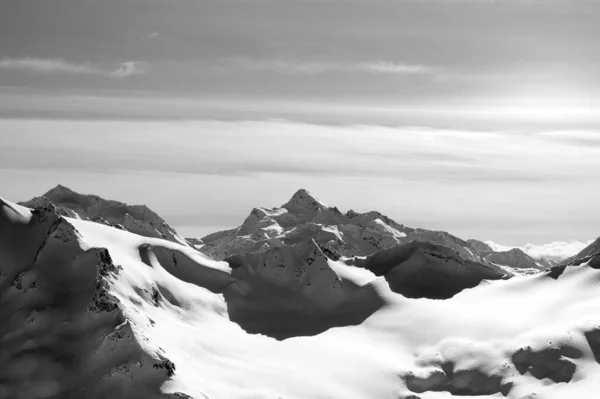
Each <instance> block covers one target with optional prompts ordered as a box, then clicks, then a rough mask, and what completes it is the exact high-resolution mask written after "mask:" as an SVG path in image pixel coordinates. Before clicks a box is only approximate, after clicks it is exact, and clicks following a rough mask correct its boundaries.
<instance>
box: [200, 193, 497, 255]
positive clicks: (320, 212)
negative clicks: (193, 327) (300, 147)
mask: <svg viewBox="0 0 600 399" xmlns="http://www.w3.org/2000/svg"><path fill="white" fill-rule="evenodd" d="M309 240H314V241H315V242H316V243H317V244H318V245H319V246H320V247H321V249H322V250H323V251H324V252H325V253H326V254H327V255H328V256H330V257H333V258H339V257H341V256H345V257H352V256H365V255H370V254H372V253H374V252H376V251H378V250H380V249H385V248H390V247H392V246H395V245H398V244H405V243H409V242H412V241H415V240H417V241H424V242H431V243H434V244H437V245H441V246H445V247H448V248H450V249H452V250H454V251H456V252H458V253H459V255H460V256H461V257H462V258H464V259H466V260H470V261H474V262H480V263H487V261H485V259H483V258H482V257H481V256H480V254H478V253H477V251H476V250H475V249H473V248H472V247H471V246H470V245H469V244H468V243H467V242H465V241H463V240H461V239H460V238H458V237H455V236H453V235H451V234H448V233H446V232H444V231H432V230H425V229H415V228H410V227H406V226H404V225H401V224H398V223H396V222H395V221H393V220H391V219H390V218H388V217H387V216H385V215H382V214H381V213H379V212H375V211H373V212H366V213H357V212H354V211H352V210H350V211H348V212H346V213H342V212H340V211H339V210H338V208H336V207H330V206H327V205H326V204H324V203H323V202H321V201H319V200H318V199H316V198H315V197H314V196H312V195H311V194H310V193H309V192H307V191H306V190H304V189H300V190H298V191H297V192H296V193H295V194H294V195H293V196H292V198H291V199H290V200H289V201H288V202H287V203H285V204H284V205H282V206H281V207H279V208H254V209H253V210H252V212H250V215H249V216H248V217H247V218H246V220H245V221H244V223H242V225H241V226H240V227H238V228H236V229H231V230H226V231H222V232H217V233H214V234H210V235H208V236H206V237H203V238H202V240H201V241H202V245H199V246H198V248H199V249H200V251H202V252H204V253H206V254H208V255H210V256H211V257H213V258H214V259H225V258H227V257H229V256H232V255H241V254H246V253H252V252H261V251H266V250H268V249H271V248H276V247H280V246H283V245H293V244H297V243H301V242H307V241H309Z"/></svg>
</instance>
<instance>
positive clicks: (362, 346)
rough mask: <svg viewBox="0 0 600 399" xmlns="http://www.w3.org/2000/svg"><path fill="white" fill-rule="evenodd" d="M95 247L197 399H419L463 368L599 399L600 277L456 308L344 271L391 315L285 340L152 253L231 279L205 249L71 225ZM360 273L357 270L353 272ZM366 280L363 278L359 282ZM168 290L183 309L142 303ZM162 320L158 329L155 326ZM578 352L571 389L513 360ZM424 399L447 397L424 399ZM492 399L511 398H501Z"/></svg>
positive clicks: (481, 290)
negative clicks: (435, 381) (566, 348)
mask: <svg viewBox="0 0 600 399" xmlns="http://www.w3.org/2000/svg"><path fill="white" fill-rule="evenodd" d="M69 222H70V223H72V224H73V225H74V226H75V228H76V229H77V230H78V231H79V232H80V233H81V239H82V241H83V242H85V243H86V245H89V246H94V247H95V246H99V247H106V248H108V249H109V251H110V254H111V256H112V258H113V261H114V263H115V264H119V265H121V266H122V267H123V272H122V274H121V275H120V276H119V278H118V280H116V281H114V283H112V290H113V292H114V294H115V295H116V296H117V298H118V299H119V301H120V302H121V306H122V307H123V310H124V311H125V314H126V315H127V317H128V318H129V319H130V320H131V321H132V324H133V325H134V331H135V332H136V334H137V335H138V340H139V341H140V342H141V343H142V344H143V345H144V346H145V348H146V350H148V351H151V352H152V351H161V352H162V353H163V354H164V355H165V356H166V357H167V358H169V359H170V360H171V361H172V362H174V363H175V365H176V366H177V372H176V373H175V376H174V377H173V379H172V380H170V381H169V382H167V383H166V384H165V386H164V387H163V389H164V390H165V391H167V392H175V391H179V392H184V393H186V394H188V395H190V396H192V397H195V398H204V397H208V398H273V399H275V398H298V399H300V398H301V399H309V398H315V399H316V398H356V399H359V398H360V399H363V398H398V397H403V395H405V396H406V397H408V395H410V394H411V391H410V390H408V389H407V387H406V384H405V382H404V381H403V379H402V378H399V376H400V375H404V374H407V373H410V372H412V373H414V374H415V375H418V376H424V377H425V376H428V375H430V374H432V373H435V371H436V370H440V363H441V362H444V361H451V362H454V364H455V366H454V367H455V370H471V369H477V370H480V371H482V372H484V373H487V374H489V375H494V376H501V377H502V378H503V379H505V380H506V381H512V382H513V383H514V387H513V389H512V390H511V391H510V393H509V395H508V397H509V398H521V397H523V396H525V395H528V394H532V393H536V394H537V395H538V396H536V399H538V398H544V399H550V398H556V399H564V398H567V397H578V398H589V399H592V398H594V397H596V396H595V395H596V393H597V392H598V391H599V390H600V379H599V378H595V377H594V376H595V375H598V373H600V366H599V365H598V364H597V363H596V362H595V361H594V357H593V354H592V352H591V350H590V348H589V346H588V345H587V344H586V341H585V339H584V337H583V335H582V332H583V331H585V330H586V329H589V328H590V327H592V326H598V325H600V296H599V295H598V289H599V288H600V287H599V284H600V272H599V271H597V270H593V269H591V268H589V267H587V266H586V265H582V266H578V267H572V268H568V269H567V270H566V271H565V273H564V274H563V275H562V276H561V277H560V278H559V279H558V280H553V279H550V278H547V277H544V276H541V275H536V276H524V277H516V278H513V279H511V280H508V281H496V282H493V283H483V284H482V285H480V286H478V287H476V288H474V289H471V290H465V291H464V292H462V293H460V294H458V295H456V296H455V297H454V298H452V299H449V300H443V301H440V300H425V299H419V300H409V299H406V298H404V297H402V296H400V295H397V294H394V293H392V292H391V291H389V288H388V287H387V286H386V284H385V281H384V280H383V279H376V278H375V277H374V276H368V275H367V273H368V272H365V271H362V270H361V271H360V272H357V270H358V269H354V268H351V267H348V266H345V265H343V264H342V263H336V262H332V263H333V264H334V265H335V266H334V269H335V270H336V272H338V273H345V274H346V275H352V274H354V278H355V279H356V281H360V282H361V283H363V284H364V283H371V284H374V285H376V286H377V289H378V290H380V292H382V294H383V295H384V296H385V298H386V299H387V301H388V303H387V305H386V306H385V307H384V308H382V309H381V310H379V311H378V312H376V313H375V314H374V315H373V316H371V317H370V318H369V319H367V320H366V321H365V322H364V323H363V324H362V325H359V326H349V327H340V328H333V329H330V330H328V331H326V332H324V333H322V334H319V335H317V336H314V337H297V338H291V339H287V340H284V341H276V340H274V339H272V338H268V337H265V336H262V335H249V334H247V333H245V332H244V331H243V330H242V329H241V328H240V327H239V326H238V325H236V324H234V323H232V322H230V321H229V319H228V318H227V305H226V303H225V302H224V299H223V297H222V295H219V294H213V293H212V292H210V291H208V290H207V289H205V288H202V287H200V286H198V285H195V284H191V283H185V282H183V281H181V280H179V279H177V278H175V277H174V276H173V275H171V274H170V273H169V272H168V271H166V270H165V269H164V268H163V267H162V266H161V264H160V263H159V262H158V260H157V259H156V257H152V258H151V264H152V267H149V266H148V265H146V264H145V263H144V262H142V260H141V259H140V255H139V250H138V249H139V248H140V246H143V245H150V246H151V247H152V246H160V247H164V248H175V249H177V250H180V251H188V253H189V255H190V256H193V257H194V259H195V260H196V261H197V262H198V267H199V268H212V269H214V270H217V271H219V272H223V273H228V272H229V268H228V266H227V264H226V263H225V262H215V261H211V260H209V259H207V258H205V257H203V256H202V255H200V254H197V253H192V252H193V250H190V249H187V248H184V247H181V246H178V245H177V244H175V243H171V242H167V241H164V240H158V239H150V238H145V237H141V236H137V235H134V234H131V233H128V232H124V231H120V230H116V229H113V228H110V227H107V226H103V225H100V224H96V223H91V222H86V221H81V220H74V219H70V220H69ZM353 269H354V270H353ZM355 272H356V273H355ZM157 284H158V285H160V286H161V287H164V288H166V290H167V291H169V292H170V293H171V294H172V295H173V296H174V297H175V299H176V302H178V303H179V304H180V306H174V305H172V304H171V303H170V302H168V301H165V302H162V303H161V305H160V306H159V307H155V306H152V305H150V304H148V303H147V302H144V301H141V302H139V301H135V300H132V298H136V297H137V294H136V291H135V289H136V288H148V287H150V286H152V285H157ZM149 319H152V320H153V321H154V322H155V324H154V325H152V324H151V323H150V322H149ZM561 345H571V346H574V347H577V348H578V349H579V350H580V351H581V352H582V356H581V357H580V358H579V359H571V360H572V361H573V362H574V363H575V364H576V365H577V371H576V373H575V375H574V378H573V381H571V382H570V383H568V384H566V383H559V384H555V383H553V382H552V381H550V380H548V379H544V380H541V381H540V380H537V379H535V378H534V377H532V376H531V375H529V374H528V373H526V374H525V375H521V374H520V373H519V372H517V371H516V370H515V368H514V366H513V365H512V364H511V361H510V357H509V356H510V353H512V352H515V351H516V350H518V349H519V348H525V347H528V346H530V347H532V348H534V349H540V350H541V349H545V348H549V347H556V348H558V347H560V346H561ZM418 396H419V397H421V398H422V399H434V398H448V397H449V394H448V393H447V392H446V393H444V392H432V391H425V392H422V393H418ZM481 397H489V398H499V397H502V395H501V394H495V395H483V396H481Z"/></svg>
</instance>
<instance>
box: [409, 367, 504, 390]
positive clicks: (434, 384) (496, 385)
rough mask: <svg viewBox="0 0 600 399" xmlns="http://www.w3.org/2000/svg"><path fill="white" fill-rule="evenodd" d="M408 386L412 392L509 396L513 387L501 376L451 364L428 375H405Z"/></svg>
mask: <svg viewBox="0 0 600 399" xmlns="http://www.w3.org/2000/svg"><path fill="white" fill-rule="evenodd" d="M403 379H404V381H405V383H406V387H407V388H408V389H409V390H411V391H412V392H416V393H423V392H427V391H434V392H449V393H450V394H452V395H458V396H480V395H494V394H497V393H501V394H502V395H504V396H507V395H508V393H509V392H510V390H511V389H512V384H511V383H505V382H503V379H502V377H501V376H497V375H488V374H486V373H484V372H482V371H479V370H461V371H458V372H454V371H453V366H452V365H451V364H446V365H445V367H444V368H443V370H440V371H437V372H434V373H432V374H430V375H429V376H428V377H417V376H415V375H414V374H407V375H405V376H403Z"/></svg>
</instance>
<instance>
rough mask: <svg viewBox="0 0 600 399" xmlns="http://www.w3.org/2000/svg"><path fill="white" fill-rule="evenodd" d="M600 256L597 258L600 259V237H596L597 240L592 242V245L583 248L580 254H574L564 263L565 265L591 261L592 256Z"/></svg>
mask: <svg viewBox="0 0 600 399" xmlns="http://www.w3.org/2000/svg"><path fill="white" fill-rule="evenodd" d="M594 257H595V258H598V259H597V260H596V262H597V261H600V237H598V238H597V239H596V241H594V242H592V243H591V244H590V245H588V246H587V247H585V248H584V249H582V250H581V251H580V252H579V253H578V254H576V255H573V256H572V257H570V258H567V259H565V260H564V261H563V262H562V264H563V265H571V264H581V263H584V262H587V261H589V260H590V259H592V258H594Z"/></svg>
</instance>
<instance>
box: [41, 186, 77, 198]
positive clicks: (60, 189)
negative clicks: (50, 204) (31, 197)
mask: <svg viewBox="0 0 600 399" xmlns="http://www.w3.org/2000/svg"><path fill="white" fill-rule="evenodd" d="M74 192H75V191H73V190H71V189H70V188H69V187H65V186H63V185H62V184H58V185H57V186H56V187H54V188H51V189H50V190H48V191H47V192H46V194H44V196H47V195H48V194H53V193H74Z"/></svg>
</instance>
